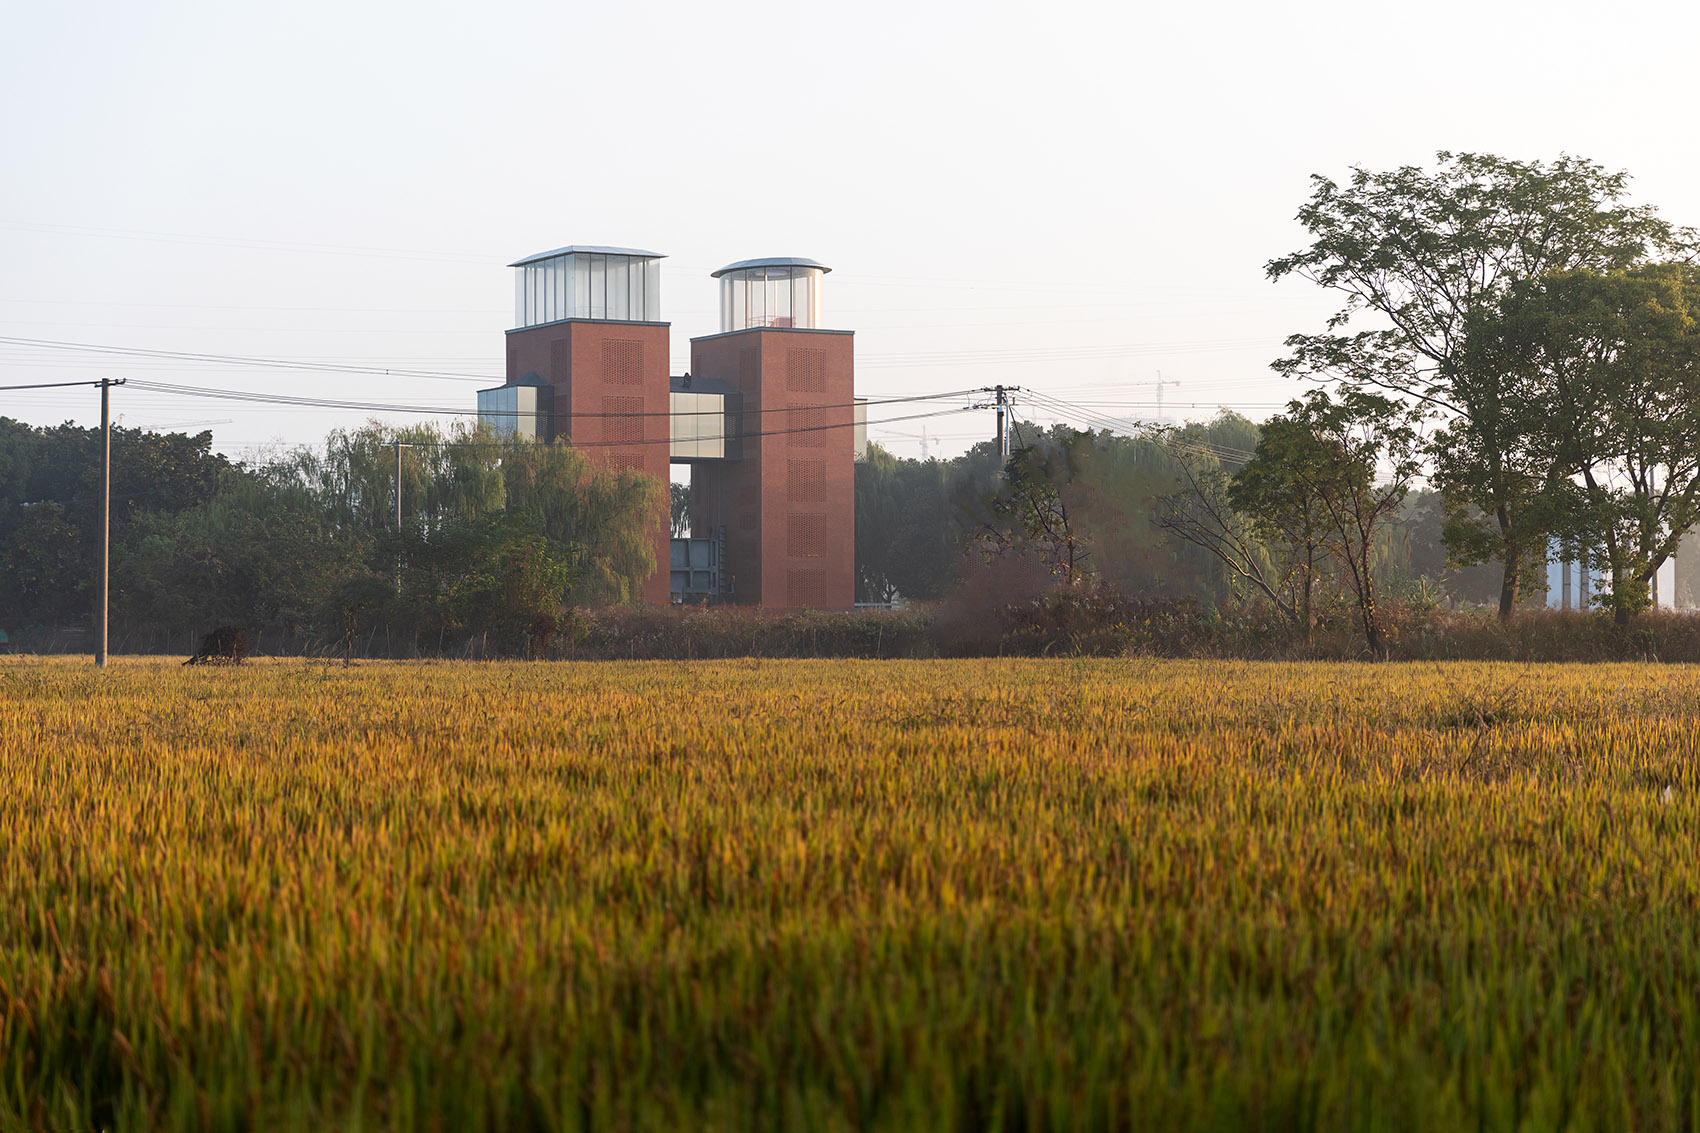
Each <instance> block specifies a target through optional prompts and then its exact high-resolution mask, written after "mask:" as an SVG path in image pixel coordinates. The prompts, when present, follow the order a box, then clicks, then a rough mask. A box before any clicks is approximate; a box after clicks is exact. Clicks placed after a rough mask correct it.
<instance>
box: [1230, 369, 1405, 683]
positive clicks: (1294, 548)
mask: <svg viewBox="0 0 1700 1133" xmlns="http://www.w3.org/2000/svg"><path fill="white" fill-rule="evenodd" d="M1418 420H1419V417H1418V415H1417V414H1416V413H1414V412H1413V411H1412V410H1411V409H1410V408H1409V407H1408V406H1406V405H1405V404H1404V403H1403V402H1401V401H1400V400H1398V399H1396V398H1392V397H1388V396H1386V395H1383V394H1377V393H1369V392H1365V391H1363V390H1360V389H1353V388H1350V387H1347V388H1344V389H1341V390H1340V391H1338V393H1337V395H1336V396H1335V397H1330V396H1329V394H1328V392H1327V391H1326V390H1320V389H1319V390H1313V391H1311V392H1310V393H1309V394H1307V395H1306V396H1305V397H1304V399H1303V400H1299V401H1293V402H1290V403H1289V404H1288V406H1287V412H1286V413H1285V414H1284V415H1281V416H1277V417H1274V418H1271V419H1270V420H1269V421H1266V422H1264V425H1263V436H1262V437H1261V438H1260V439H1259V441H1258V445H1257V451H1256V452H1255V453H1254V455H1253V456H1252V458H1251V460H1249V461H1247V462H1246V465H1245V467H1243V468H1241V469H1240V471H1239V472H1238V473H1236V474H1235V476H1234V482H1233V485H1232V487H1231V488H1230V492H1229V494H1230V499H1232V500H1234V501H1235V502H1236V503H1237V504H1238V505H1240V506H1244V507H1245V508H1247V510H1248V511H1249V512H1250V513H1251V515H1252V517H1253V521H1254V523H1256V525H1257V526H1258V528H1259V529H1260V530H1262V531H1265V532H1268V533H1271V534H1274V535H1276V536H1277V537H1279V538H1282V539H1286V540H1289V541H1292V542H1290V543H1289V548H1290V549H1289V561H1292V562H1294V563H1295V565H1297V564H1299V563H1300V562H1301V561H1303V562H1304V563H1305V568H1306V569H1307V570H1314V560H1309V559H1308V556H1311V555H1313V554H1314V553H1316V552H1318V551H1321V550H1324V549H1325V550H1326V551H1327V552H1328V553H1329V554H1330V555H1331V556H1332V558H1333V560H1334V563H1335V567H1336V576H1337V577H1338V578H1339V579H1340V580H1341V582H1342V584H1343V585H1344V586H1345V587H1347V588H1348V589H1349V591H1350V597H1351V599H1352V603H1353V605H1354V607H1355V608H1356V610H1357V615H1358V623H1359V626H1360V628H1361V629H1362V630H1363V634H1364V640H1365V643H1366V644H1367V645H1368V646H1369V650H1370V653H1371V654H1373V655H1376V656H1380V655H1381V654H1383V653H1384V652H1385V643H1384V636H1383V630H1382V625H1381V608H1380V604H1379V601H1378V594H1377V590H1378V587H1377V580H1376V571H1375V562H1374V559H1375V556H1376V553H1377V550H1378V548H1379V547H1380V545H1381V543H1382V542H1383V537H1384V535H1385V531H1386V527H1387V525H1388V521H1389V520H1390V519H1391V518H1392V516H1393V515H1394V514H1396V513H1397V511H1398V509H1399V506H1400V504H1401V503H1403V501H1404V499H1405V494H1406V492H1407V491H1409V489H1410V484H1411V480H1412V479H1413V478H1414V477H1415V476H1416V474H1417V472H1418V470H1419V468H1420V462H1419V459H1418V451H1419V444H1420V437H1419V435H1418V433H1417V423H1418ZM1384 474H1385V475H1384ZM1295 509H1302V510H1303V512H1304V513H1305V518H1302V519H1301V518H1298V517H1295V516H1292V515H1283V514H1282V513H1283V512H1291V511H1293V510H1295ZM1300 540H1302V541H1303V542H1302V544H1301V543H1300V542H1299V541H1300ZM1312 578H1314V575H1313V574H1307V575H1302V576H1301V582H1303V583H1305V584H1308V583H1309V582H1310V581H1311V579H1312Z"/></svg>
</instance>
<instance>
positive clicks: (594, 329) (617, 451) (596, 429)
mask: <svg viewBox="0 0 1700 1133" xmlns="http://www.w3.org/2000/svg"><path fill="white" fill-rule="evenodd" d="M670 329H671V328H670V327H669V326H668V324H666V323H629V322H613V321H608V320H603V319H568V320H565V321H563V322H558V323H545V324H543V325H542V326H535V327H525V328H523V329H520V330H510V331H509V332H508V344H507V345H508V365H507V380H508V383H509V384H510V385H511V384H513V383H514V382H516V381H518V380H519V379H520V378H522V377H523V376H525V375H526V374H528V373H535V374H537V375H538V376H540V377H542V378H543V379H544V380H546V381H547V382H548V383H549V384H550V385H552V386H553V387H554V389H555V403H554V413H553V416H552V417H551V419H550V421H549V426H548V429H547V432H546V435H547V436H548V437H550V438H568V437H570V439H571V440H572V443H573V445H574V446H575V447H577V448H579V449H581V450H582V451H583V452H584V453H585V455H586V456H588V457H590V458H591V459H592V460H597V461H600V462H602V463H604V464H608V465H611V466H612V467H615V468H629V469H633V470H636V471H640V472H647V473H649V474H650V475H651V476H655V477H658V478H659V479H660V480H662V481H663V482H666V481H667V479H668V477H669V475H670V466H669V461H668V428H667V407H668V406H667V402H668V397H667V376H668V369H669V367H668V364H667V356H668V349H669V343H670ZM670 535H671V531H670V527H669V522H668V514H667V511H666V509H665V508H664V509H663V510H662V513H661V514H660V515H658V516H657V517H656V518H655V561H656V566H657V568H658V569H657V570H656V572H655V573H654V574H653V575H651V576H650V578H649V580H648V581H647V582H646V583H645V584H644V588H643V594H642V597H643V599H644V600H645V601H646V602H654V603H657V604H661V605H665V604H666V603H667V601H668V597H667V561H668V540H669V538H670Z"/></svg>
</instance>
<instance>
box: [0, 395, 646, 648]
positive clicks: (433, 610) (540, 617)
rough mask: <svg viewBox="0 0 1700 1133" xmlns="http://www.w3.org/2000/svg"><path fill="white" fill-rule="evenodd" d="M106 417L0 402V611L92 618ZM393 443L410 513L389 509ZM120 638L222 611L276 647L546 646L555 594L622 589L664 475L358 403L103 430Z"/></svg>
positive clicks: (48, 629)
mask: <svg viewBox="0 0 1700 1133" xmlns="http://www.w3.org/2000/svg"><path fill="white" fill-rule="evenodd" d="M99 440H100V437H99V432H98V430H95V429H82V428H78V427H77V426H74V425H60V426H55V427H51V428H33V427H30V426H28V425H24V424H22V423H20V422H17V421H12V420H9V419H5V418H0V565H3V566H4V571H3V576H0V628H5V629H8V630H9V631H10V635H11V636H13V637H16V638H19V639H20V640H21V641H36V642H38V643H39V644H41V645H43V646H48V645H50V644H51V643H52V642H53V641H54V640H55V639H58V640H59V641H60V643H61V644H63V643H64V642H65V640H66V639H67V638H70V639H73V640H74V639H75V637H76V636H77V635H78V634H79V633H81V632H82V631H83V629H84V627H86V625H87V622H88V613H89V611H90V610H91V609H92V607H93V603H94V586H95V584H96V583H95V580H96V578H97V577H98V559H97V556H98V551H99V542H98V539H99V521H100V506H99V505H100V484H99V474H100V450H99ZM397 442H400V444H401V480H400V485H399V489H400V494H401V503H402V523H401V525H400V526H399V527H398V526H397V524H396V518H395V516H396V511H395V507H396V504H395V501H396V491H397V481H396V456H395V453H396V449H395V445H396V443H397ZM112 470H113V471H112V519H111V524H112V583H111V594H112V598H111V611H112V613H111V617H112V639H113V642H114V648H131V649H146V650H150V651H153V650H162V649H177V648H189V647H190V646H191V645H192V642H193V641H194V640H197V639H198V634H199V633H200V632H204V631H205V630H206V629H208V628H210V627H211V626H214V625H220V624H235V625H241V626H244V627H245V628H247V630H248V631H249V633H250V634H252V635H255V636H256V637H257V639H258V641H259V642H260V643H262V644H267V645H269V648H270V649H272V650H273V651H286V650H287V651H293V650H300V649H328V648H332V647H336V646H339V645H340V646H342V647H352V646H353V645H354V644H355V641H356V639H358V643H359V644H360V646H361V647H362V648H363V649H382V650H386V651H388V652H391V653H396V652H410V653H411V652H419V651H436V652H442V651H444V650H446V649H448V648H450V647H466V646H468V645H470V644H471V643H472V642H473V641H474V640H476V641H477V642H478V644H479V646H480V647H481V648H487V649H489V650H491V651H501V652H515V651H524V650H534V651H535V650H538V649H541V648H542V647H543V646H544V645H546V644H547V642H548V639H549V638H550V636H551V635H553V634H554V633H555V632H556V631H557V629H558V626H559V619H560V617H561V613H562V609H563V605H564V604H594V603H602V602H619V601H626V600H629V599H630V598H631V597H632V596H633V595H634V594H636V593H637V592H638V588H639V587H640V586H641V585H642V582H643V580H644V579H645V578H647V577H648V576H649V575H650V574H651V573H652V572H653V571H654V570H655V569H656V567H657V564H656V562H655V553H654V544H653V540H652V537H651V534H650V532H651V529H652V528H653V527H655V526H657V525H659V524H660V523H662V522H664V520H663V518H662V517H663V516H664V514H665V508H666V503H665V487H664V486H663V485H662V484H661V483H660V482H659V481H657V480H655V479H654V478H653V477H649V476H644V475H642V474H640V473H634V472H628V471H620V470H615V469H610V468H607V467H605V466H603V465H600V464H598V463H596V462H594V461H592V460H590V459H588V458H586V457H585V456H584V455H583V454H582V453H580V452H577V451H575V450H573V449H571V448H570V447H567V446H565V445H537V444H531V443H528V442H524V441H504V440H501V439H499V438H497V437H494V436H492V435H490V434H489V433H487V432H482V431H479V430H476V429H458V430H452V431H446V432H445V431H444V430H441V429H438V428H437V427H435V426H430V425H425V426H414V427H410V428H406V429H402V430H400V431H399V432H396V431H394V430H391V429H388V428H386V427H383V426H380V425H377V424H369V425H367V426H364V427H362V428H358V429H353V430H338V431H336V432H333V433H332V434H330V436H329V437H328V439H327V440H326V442H325V444H324V445H323V447H322V448H317V449H313V448H294V449H287V450H283V451H279V452H276V453H273V454H271V455H270V456H268V457H266V458H263V459H259V460H255V461H251V462H247V463H232V462H231V461H229V460H227V459H225V458H224V457H223V456H220V455H218V454H216V453H214V452H212V434H211V433H200V434H198V435H194V436H189V435H185V434H181V433H170V434H159V433H150V432H145V431H142V430H138V429H125V428H115V429H114V430H113V434H112Z"/></svg>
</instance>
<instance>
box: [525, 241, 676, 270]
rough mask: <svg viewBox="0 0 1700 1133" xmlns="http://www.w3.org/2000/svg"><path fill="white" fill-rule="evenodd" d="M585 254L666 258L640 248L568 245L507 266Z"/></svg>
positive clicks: (651, 258) (647, 258)
mask: <svg viewBox="0 0 1700 1133" xmlns="http://www.w3.org/2000/svg"><path fill="white" fill-rule="evenodd" d="M579 252H583V253H587V254H589V255H593V256H630V257H632V258H633V259H634V260H664V259H666V258H667V257H666V256H664V255H662V254H661V253H660V252H646V251H644V250H643V249H642V248H609V247H605V246H603V245H601V244H568V245H567V246H566V247H565V248H556V249H555V250H554V251H552V252H538V253H537V254H536V255H535V256H527V257H525V259H523V260H515V261H514V262H513V263H511V264H509V265H508V266H509V267H511V268H517V267H524V266H525V265H526V264H534V263H536V262H537V261H538V260H552V259H554V258H555V257H556V256H565V255H570V254H573V253H579Z"/></svg>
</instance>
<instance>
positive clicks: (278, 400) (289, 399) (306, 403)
mask: <svg viewBox="0 0 1700 1133" xmlns="http://www.w3.org/2000/svg"><path fill="white" fill-rule="evenodd" d="M68 384H73V385H88V384H89V383H87V382H74V383H68ZM131 385H132V386H134V387H135V388H136V389H138V390H144V391H147V392H150V393H166V394H173V395H176V396H184V397H206V398H213V399H217V400H222V401H246V402H253V403H256V404H262V405H288V406H295V407H302V408H318V409H352V410H359V411H361V412H366V413H411V414H420V415H423V416H442V417H451V416H452V417H535V416H541V415H542V414H541V413H540V412H539V411H537V410H528V409H521V410H493V411H492V410H484V411H480V410H478V409H467V408H464V407H460V406H447V405H425V404H421V403H418V402H406V403H401V402H379V401H347V400H342V399H338V398H326V397H302V396H297V395H294V394H284V393H256V392H253V391H249V390H233V389H217V388H214V387H211V386H185V385H176V384H173V383H170V382H152V381H146V380H143V379H136V380H134V381H132V382H131ZM670 392H703V391H700V390H699V391H683V390H680V391H670ZM972 392H974V391H972V390H953V391H950V392H948V393H924V394H913V395H911V396H908V397H886V398H867V399H863V400H862V401H845V402H835V403H832V404H828V405H794V406H779V407H773V408H766V409H747V410H744V411H743V412H744V413H748V414H763V413H795V412H802V411H807V410H811V409H854V408H856V406H858V405H896V404H904V403H909V402H916V401H942V400H944V399H946V398H951V397H962V396H964V395H966V394H969V393H972ZM724 412H725V410H723V409H722V410H713V409H708V410H692V411H690V412H688V413H672V412H669V411H666V410H656V411H649V412H632V413H572V414H571V416H572V417H574V418H577V419H583V418H588V419H593V420H632V419H641V418H646V417H656V418H658V417H666V418H672V417H686V416H689V417H718V416H721V415H722V414H723V413H724Z"/></svg>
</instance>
